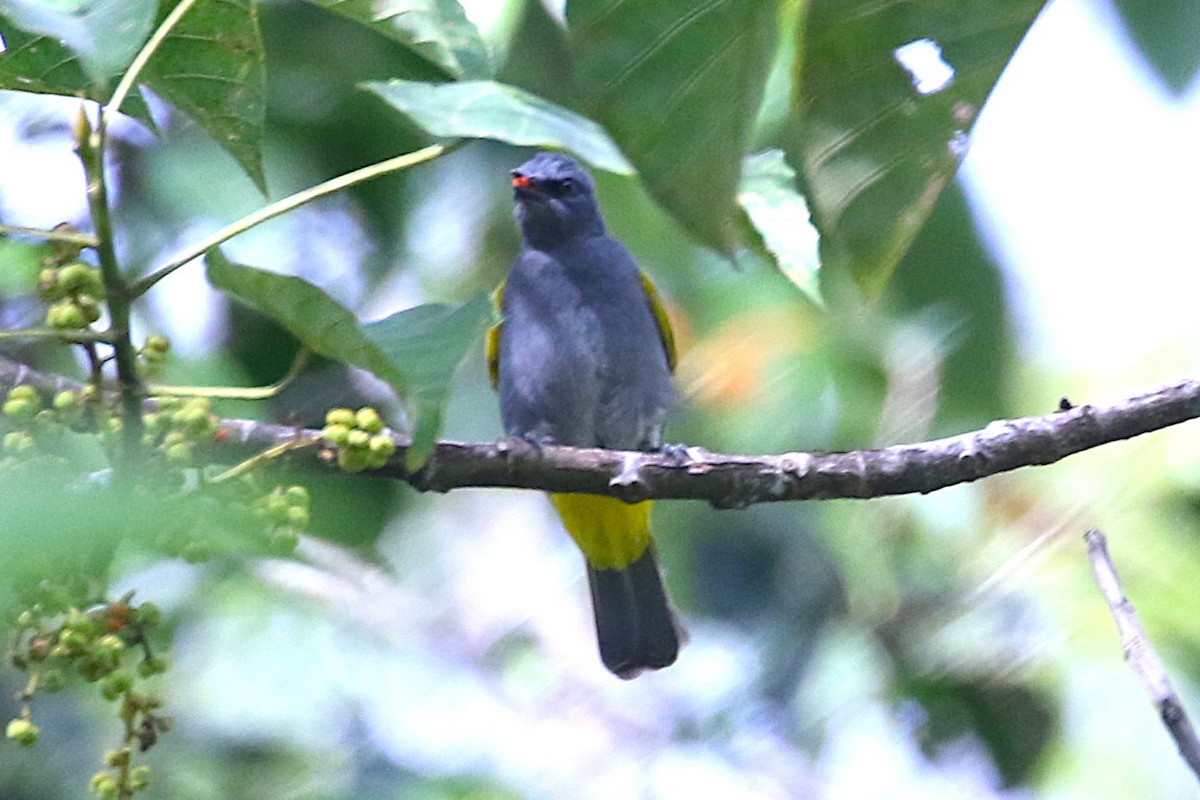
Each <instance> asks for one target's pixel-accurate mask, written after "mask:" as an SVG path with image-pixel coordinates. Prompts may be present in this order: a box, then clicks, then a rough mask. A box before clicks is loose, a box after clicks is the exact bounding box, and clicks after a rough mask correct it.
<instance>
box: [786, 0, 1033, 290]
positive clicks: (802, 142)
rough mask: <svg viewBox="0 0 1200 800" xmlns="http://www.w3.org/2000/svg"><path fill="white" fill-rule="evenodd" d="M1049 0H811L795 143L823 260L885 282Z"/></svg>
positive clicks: (864, 279) (866, 285) (861, 278)
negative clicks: (966, 1)
mask: <svg viewBox="0 0 1200 800" xmlns="http://www.w3.org/2000/svg"><path fill="white" fill-rule="evenodd" d="M1043 5H1044V0H1014V1H1013V2H1009V3H969V4H962V3H902V2H895V1H894V0H893V1H892V2H883V3H879V2H875V0H813V2H812V3H811V4H810V5H809V7H808V11H807V16H806V19H805V21H804V25H803V26H802V30H801V32H800V34H799V35H800V36H801V37H802V38H801V41H800V44H799V52H800V53H801V56H800V62H801V63H800V66H799V73H798V87H797V94H796V105H795V108H794V113H795V114H796V116H797V122H798V125H797V126H796V129H797V131H798V134H797V136H796V138H795V140H794V141H793V150H792V152H794V153H796V154H797V155H798V157H799V160H800V161H801V162H802V163H803V168H804V172H805V178H806V183H807V186H808V188H809V190H810V193H809V200H810V202H811V203H812V205H813V210H814V213H815V214H816V218H817V223H818V227H819V228H820V229H821V256H822V261H823V263H824V264H825V265H826V267H827V268H829V267H836V268H839V269H849V270H850V271H851V273H852V274H853V276H854V278H855V279H856V281H857V283H858V285H859V286H860V287H861V288H862V289H863V290H864V291H866V292H867V293H868V294H869V295H877V294H878V293H879V292H880V291H882V289H883V287H884V286H885V285H886V283H887V281H888V278H889V277H890V276H891V273H892V270H893V269H894V268H895V266H896V264H897V263H898V262H899V260H900V258H901V257H902V256H903V255H904V252H905V251H906V250H907V249H908V246H909V245H910V244H911V243H912V240H913V237H914V236H916V233H917V231H918V230H919V229H920V227H921V225H922V224H923V223H924V221H925V219H926V217H928V216H929V213H930V211H931V210H932V209H933V205H934V203H935V202H936V201H937V197H938V194H939V193H940V192H941V190H942V187H944V186H945V185H946V182H947V181H949V180H950V178H951V177H952V176H953V175H954V172H955V170H956V169H957V168H958V164H959V162H960V160H961V159H962V156H963V155H964V154H965V152H966V146H967V142H968V135H969V134H970V131H971V126H972V125H973V124H974V122H975V119H976V117H977V116H978V114H979V110H980V108H981V107H982V105H983V103H984V101H985V100H986V99H987V96H988V94H989V93H990V92H991V90H992V87H993V86H994V85H995V83H996V80H997V79H998V78H999V77H1000V73H1001V71H1002V70H1003V69H1004V67H1005V65H1006V64H1007V63H1008V61H1009V58H1010V57H1011V56H1012V54H1013V51H1014V50H1015V49H1016V47H1017V44H1018V43H1019V42H1020V41H1021V39H1022V37H1023V36H1024V35H1025V32H1026V31H1027V30H1028V29H1029V26H1030V25H1031V24H1032V22H1033V20H1034V18H1035V17H1036V16H1037V14H1038V12H1039V11H1040V10H1041V8H1042V6H1043ZM939 51H940V60H939V58H938V56H939ZM906 63H907V64H908V66H905V64H906ZM947 67H948V69H947Z"/></svg>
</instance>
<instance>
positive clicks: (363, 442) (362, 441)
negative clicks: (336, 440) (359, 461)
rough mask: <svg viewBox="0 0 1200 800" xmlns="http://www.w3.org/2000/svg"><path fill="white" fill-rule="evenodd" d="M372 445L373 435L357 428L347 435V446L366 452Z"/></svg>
mask: <svg viewBox="0 0 1200 800" xmlns="http://www.w3.org/2000/svg"><path fill="white" fill-rule="evenodd" d="M370 444H371V434H369V433H367V432H366V431H364V430H359V429H357V428H355V429H354V430H352V431H350V433H349V434H347V435H346V446H347V447H350V448H353V449H355V450H366V449H367V447H368V446H369V445H370Z"/></svg>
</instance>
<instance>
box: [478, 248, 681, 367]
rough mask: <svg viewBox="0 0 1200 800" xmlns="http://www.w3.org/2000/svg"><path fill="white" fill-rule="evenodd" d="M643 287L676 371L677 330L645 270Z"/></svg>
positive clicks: (670, 363) (671, 363) (668, 355)
mask: <svg viewBox="0 0 1200 800" xmlns="http://www.w3.org/2000/svg"><path fill="white" fill-rule="evenodd" d="M642 289H644V290H645V292H646V302H647V303H649V304H650V311H651V312H652V313H653V314H654V322H655V324H657V325H658V337H659V338H660V339H661V340H662V346H663V350H665V351H666V353H667V367H668V368H669V369H670V370H671V372H675V362H676V361H677V360H678V357H677V355H676V353H675V332H674V331H672V330H671V319H670V317H668V316H667V308H666V306H664V305H663V302H662V298H661V297H659V295H658V289H655V288H654V282H653V281H651V280H650V276H649V275H647V274H646V273H645V272H643V273H642ZM497 335H498V334H497ZM488 363H489V364H490V363H491V362H490V361H489V362H488Z"/></svg>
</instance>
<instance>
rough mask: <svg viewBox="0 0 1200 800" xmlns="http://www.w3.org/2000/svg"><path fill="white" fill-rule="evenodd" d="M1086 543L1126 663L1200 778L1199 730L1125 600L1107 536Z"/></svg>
mask: <svg viewBox="0 0 1200 800" xmlns="http://www.w3.org/2000/svg"><path fill="white" fill-rule="evenodd" d="M1083 540H1084V541H1085V542H1086V543H1087V549H1088V558H1089V559H1090V560H1091V562H1092V570H1093V571H1094V572H1095V573H1096V583H1097V584H1099V585H1100V592H1101V593H1102V594H1103V595H1104V601H1105V602H1106V603H1108V610H1109V611H1111V612H1112V615H1113V619H1114V620H1116V622H1117V631H1118V632H1119V633H1120V634H1121V648H1122V649H1123V650H1124V651H1125V660H1126V661H1127V662H1128V663H1129V666H1130V668H1132V669H1133V671H1134V673H1135V674H1136V675H1137V676H1138V679H1139V680H1140V681H1141V682H1142V685H1143V686H1144V687H1146V692H1147V693H1149V695H1150V699H1151V700H1152V701H1153V702H1154V707H1155V708H1157V709H1158V713H1159V716H1160V717H1162V721H1163V725H1165V726H1166V728H1167V732H1168V733H1169V734H1171V738H1173V739H1174V740H1175V744H1176V746H1178V747H1179V754H1180V755H1181V756H1183V760H1184V761H1186V762H1187V765H1188V766H1189V767H1191V769H1192V772H1194V773H1195V774H1196V777H1197V778H1200V740H1198V739H1197V738H1196V731H1195V729H1193V728H1192V723H1191V721H1190V720H1189V719H1188V716H1187V712H1185V711H1184V710H1183V704H1182V703H1180V702H1179V696H1178V695H1176V694H1175V689H1174V688H1173V687H1172V686H1171V680H1170V678H1168V677H1167V671H1166V669H1165V668H1164V667H1163V663H1162V661H1161V660H1159V658H1158V654H1157V653H1155V652H1154V648H1153V647H1152V646H1151V644H1150V640H1149V639H1147V638H1146V631H1145V629H1143V628H1142V623H1141V622H1140V621H1139V620H1138V617H1137V613H1136V612H1135V611H1134V610H1133V604H1132V603H1130V602H1129V600H1128V598H1126V597H1125V590H1124V589H1122V588H1121V580H1120V578H1118V577H1117V569H1116V567H1115V566H1113V562H1112V559H1111V558H1110V557H1109V555H1108V545H1107V542H1106V540H1105V538H1104V534H1103V533H1101V532H1100V531H1096V530H1092V531H1088V532H1087V533H1085V534H1084V535H1083Z"/></svg>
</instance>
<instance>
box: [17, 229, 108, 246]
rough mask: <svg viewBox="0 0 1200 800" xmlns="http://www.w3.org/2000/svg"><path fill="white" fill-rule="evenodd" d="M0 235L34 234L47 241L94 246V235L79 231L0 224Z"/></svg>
mask: <svg viewBox="0 0 1200 800" xmlns="http://www.w3.org/2000/svg"><path fill="white" fill-rule="evenodd" d="M0 236H36V237H37V238H39V239H45V240H46V241H48V242H62V243H64V244H77V245H79V246H80V247H95V246H96V237H95V236H93V235H92V234H90V233H81V232H80V231H69V230H63V231H60V230H43V229H41V228H25V227H22V226H20V225H0Z"/></svg>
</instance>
